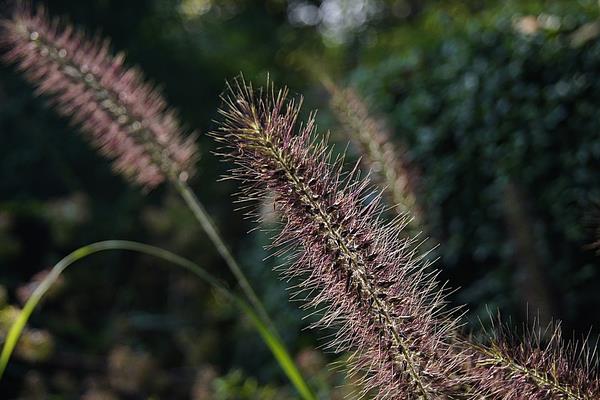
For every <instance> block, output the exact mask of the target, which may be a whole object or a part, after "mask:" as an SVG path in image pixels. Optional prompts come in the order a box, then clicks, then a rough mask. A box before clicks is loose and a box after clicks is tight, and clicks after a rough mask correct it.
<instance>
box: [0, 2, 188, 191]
mask: <svg viewBox="0 0 600 400" xmlns="http://www.w3.org/2000/svg"><path fill="white" fill-rule="evenodd" d="M0 24H1V29H2V32H1V35H2V36H1V44H2V47H3V48H4V50H5V52H4V54H3V59H4V60H5V61H6V62H9V63H14V64H16V65H17V67H18V69H19V70H21V71H22V72H23V73H24V75H25V77H26V78H27V80H29V81H30V82H31V83H32V84H34V85H35V86H36V87H37V89H38V93H41V94H45V95H47V96H48V97H49V99H50V101H51V103H52V104H53V105H54V106H55V107H56V109H57V110H58V112H59V113H60V114H62V115H64V116H66V117H69V118H70V119H71V121H72V122H73V123H74V124H76V125H78V126H79V127H80V128H81V129H82V130H83V131H84V132H85V133H86V134H87V135H88V136H89V138H90V140H91V142H92V143H93V144H94V145H95V146H96V147H97V148H98V149H99V150H100V151H101V152H102V153H103V154H104V155H106V156H107V157H109V158H111V159H113V160H114V168H115V169H116V170H117V171H119V172H120V173H122V174H123V175H124V176H125V177H127V178H129V179H131V180H133V181H135V182H137V183H139V184H140V185H142V186H144V187H147V188H152V187H155V186H156V185H158V184H159V183H161V182H162V181H164V180H165V179H181V180H187V179H188V178H189V177H190V176H191V174H192V173H193V170H194V162H195V160H196V154H197V152H196V147H195V145H194V137H193V135H191V136H189V137H188V138H187V139H184V138H183V136H182V132H181V127H180V124H179V121H178V119H177V116H176V115H175V113H174V111H172V110H170V109H169V108H168V107H167V104H166V102H165V100H164V98H163V97H162V95H161V93H160V92H159V91H158V90H157V89H156V88H154V87H153V86H152V85H151V84H149V83H147V82H145V81H144V78H143V76H142V74H141V73H140V71H139V70H137V69H134V68H127V67H126V66H125V65H124V56H123V54H117V55H112V54H111V51H110V46H109V42H108V40H102V39H100V38H94V39H89V38H87V37H86V36H85V34H84V33H83V32H81V31H79V30H77V29H75V28H73V27H72V26H71V25H68V24H63V23H62V22H61V21H60V20H58V19H50V18H49V17H48V15H47V13H46V11H45V10H44V9H43V8H38V9H37V10H36V11H34V10H32V9H31V8H29V7H27V6H22V5H21V6H17V7H16V8H15V11H14V12H13V15H12V17H11V18H10V19H4V20H2V21H0Z"/></svg>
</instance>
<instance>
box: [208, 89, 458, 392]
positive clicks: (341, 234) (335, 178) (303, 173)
mask: <svg viewBox="0 0 600 400" xmlns="http://www.w3.org/2000/svg"><path fill="white" fill-rule="evenodd" d="M269 89H270V92H269V90H267V91H268V92H269V93H267V94H264V93H262V92H261V93H256V92H254V91H253V89H252V87H250V86H247V85H246V84H245V83H244V82H243V81H237V82H236V83H235V84H234V85H233V88H230V91H229V93H228V94H227V95H226V96H225V97H224V102H225V105H224V109H223V110H222V111H221V112H222V114H223V116H224V118H225V121H224V122H223V123H222V126H221V128H220V131H219V132H217V133H214V134H213V135H214V136H215V137H216V139H217V140H218V141H219V142H221V143H223V144H224V145H225V147H226V149H227V150H226V153H225V154H226V155H227V156H228V157H230V158H231V159H233V161H234V162H235V163H236V164H237V168H236V169H235V170H234V171H233V172H232V177H233V178H236V179H239V180H241V181H242V182H243V185H244V188H245V190H244V199H247V200H255V199H261V198H263V197H264V196H265V195H267V194H271V193H273V194H274V195H275V206H276V209H277V210H278V212H279V213H280V214H281V216H282V219H283V222H284V227H283V229H282V231H281V233H280V234H279V236H278V237H277V238H276V239H275V245H276V246H278V247H280V250H283V249H288V250H291V251H292V253H293V254H295V262H294V263H293V264H292V265H290V266H288V267H287V268H286V270H285V271H286V272H285V275H286V277H288V278H292V279H294V280H295V279H300V280H301V283H300V284H299V288H300V292H299V294H303V295H305V297H306V300H307V303H306V304H307V307H310V308H315V309H323V311H324V314H323V317H322V318H321V320H320V323H319V325H320V326H321V327H330V326H331V327H335V329H336V330H337V333H336V334H335V335H334V338H333V340H332V341H331V342H330V348H331V349H333V350H334V351H347V350H350V351H354V352H355V353H354V355H353V357H351V365H352V370H351V372H354V373H359V374H361V375H362V376H363V377H364V380H363V383H364V385H363V387H364V388H365V392H364V393H363V395H364V394H366V393H369V394H373V395H374V396H375V397H374V398H376V399H449V398H463V397H461V396H462V395H463V393H464V391H465V384H467V383H468V382H467V377H465V376H464V375H463V373H464V372H463V365H465V364H467V363H468V361H467V357H466V354H464V353H462V352H456V351H455V350H454V349H452V348H451V346H452V342H453V337H454V333H453V332H455V331H456V330H457V329H456V325H457V319H456V318H454V317H453V316H452V314H451V313H449V312H448V311H447V310H445V308H444V303H445V301H444V296H443V294H442V291H441V289H440V287H439V286H438V284H437V282H436V280H435V273H433V272H431V271H430V270H429V269H428V268H427V266H426V265H422V264H421V263H420V262H419V261H418V260H415V259H414V251H412V250H410V248H411V246H410V243H409V240H407V239H402V238H401V235H400V229H401V228H400V227H399V224H398V223H397V222H396V221H392V222H391V223H389V224H383V223H382V222H381V221H380V220H379V218H378V217H379V214H380V213H381V206H380V204H379V196H377V195H374V194H373V193H372V192H371V190H370V189H369V187H370V184H369V183H368V181H366V180H364V179H363V180H361V179H359V178H358V176H357V173H356V172H354V173H351V174H349V175H347V176H343V174H342V171H341V166H342V163H343V161H342V160H340V159H337V160H332V157H331V155H330V152H329V151H328V150H327V146H326V144H325V143H324V142H321V141H316V140H315V139H313V138H312V136H313V133H314V119H313V118H312V117H311V118H309V120H308V122H306V123H305V124H303V125H299V126H298V124H297V118H298V114H299V111H300V105H299V104H297V103H294V102H293V101H287V100H286V95H287V92H286V91H285V90H283V91H280V92H279V93H277V94H275V93H273V92H272V88H269ZM356 170H357V168H355V170H354V171H356Z"/></svg>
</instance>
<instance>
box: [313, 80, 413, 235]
mask: <svg viewBox="0 0 600 400" xmlns="http://www.w3.org/2000/svg"><path fill="white" fill-rule="evenodd" d="M319 75H320V76H321V81H322V82H323V85H324V86H325V88H326V89H327V91H328V92H329V94H330V96H331V99H330V105H331V109H332V111H333V113H334V114H335V115H336V117H337V119H338V121H339V122H340V124H341V125H342V128H343V129H344V131H345V133H346V134H347V135H348V137H349V138H350V140H351V142H352V143H353V144H354V145H355V147H357V149H358V150H359V151H360V153H361V155H363V156H364V158H363V163H364V164H365V166H366V167H367V168H369V169H370V170H371V171H373V172H374V173H375V176H376V178H377V180H378V181H379V183H380V184H381V185H383V186H385V187H386V191H385V193H386V194H387V195H388V196H387V197H388V198H389V201H390V203H391V204H392V205H393V206H394V209H395V210H396V211H397V212H398V214H400V215H409V216H410V217H411V221H410V222H409V227H410V228H413V229H412V231H416V232H419V231H421V230H422V229H423V227H422V226H421V224H422V218H423V212H422V210H421V208H420V207H419V204H418V202H417V196H416V184H415V182H416V175H415V171H414V167H413V166H411V165H410V164H409V163H408V162H407V160H406V150H405V149H404V148H403V146H400V145H398V144H396V145H394V144H393V143H392V140H391V137H390V133H389V130H388V129H387V127H386V126H385V123H384V122H383V121H381V120H378V119H376V118H373V117H372V116H371V115H370V113H369V109H368V106H367V104H366V103H365V101H364V100H363V99H361V98H360V96H359V95H358V94H357V93H356V91H355V90H354V89H352V88H340V87H339V86H337V85H336V84H334V83H333V82H332V81H331V80H330V79H329V78H328V77H326V76H324V75H323V74H319Z"/></svg>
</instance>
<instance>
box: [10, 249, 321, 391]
mask: <svg viewBox="0 0 600 400" xmlns="http://www.w3.org/2000/svg"><path fill="white" fill-rule="evenodd" d="M106 250H129V251H135V252H139V253H144V254H148V255H151V256H154V257H158V258H161V259H163V260H165V261H168V262H170V263H172V264H175V265H177V266H179V267H182V268H184V269H186V270H188V271H189V272H191V273H192V274H194V275H196V276H197V277H199V278H200V279H202V280H203V281H205V282H207V283H209V284H210V285H211V286H213V287H214V288H215V289H217V290H218V291H219V292H220V293H221V294H223V295H224V296H225V297H226V298H228V299H229V300H231V301H232V302H234V303H235V304H236V305H237V306H238V307H239V308H240V310H241V311H242V312H244V313H245V314H246V316H247V317H248V318H250V320H251V321H252V323H253V324H254V327H255V328H256V330H257V331H258V333H259V334H260V336H261V338H262V339H263V341H264V342H265V344H266V345H267V346H268V347H269V349H270V350H271V353H272V354H273V356H274V357H275V359H276V360H277V362H278V363H279V365H280V367H281V369H282V370H283V371H284V373H285V374H286V375H287V377H288V378H289V380H290V381H291V382H292V384H293V385H294V387H295V388H296V390H297V391H298V393H299V394H300V396H301V397H302V398H303V399H304V400H316V397H315V395H314V394H313V393H312V391H311V390H310V388H309V387H308V385H307V384H306V382H305V380H304V378H303V377H302V374H301V373H300V371H298V369H297V367H296V365H295V363H294V361H293V359H292V357H291V356H290V355H289V353H288V352H287V350H286V348H285V346H284V345H283V342H282V341H281V338H280V337H279V335H277V334H276V333H274V332H273V331H272V330H271V329H270V328H269V327H268V326H267V325H266V324H265V323H264V322H263V321H262V320H261V319H260V318H259V316H258V315H257V314H256V312H255V311H254V310H253V309H252V307H251V306H250V305H249V304H248V303H246V302H245V301H244V300H242V299H241V298H240V297H238V296H236V295H235V294H233V293H232V292H231V291H230V290H229V289H227V288H226V287H225V286H223V285H222V284H221V283H220V282H219V281H218V280H217V279H216V278H215V277H214V276H212V275H211V274H210V273H208V272H206V270H204V269H203V268H202V267H200V266H199V265H197V264H196V263H194V262H193V261H190V260H188V259H186V258H183V257H181V256H178V255H177V254H174V253H171V252H170V251H167V250H164V249H161V248H159V247H155V246H150V245H147V244H143V243H138V242H131V241H125V240H107V241H103V242H96V243H92V244H90V245H87V246H83V247H80V248H79V249H77V250H75V251H73V252H72V253H71V254H69V255H67V256H66V257H64V258H63V259H62V260H60V261H59V262H58V263H57V264H56V265H55V266H54V267H53V268H52V270H51V271H50V273H49V274H48V275H46V277H44V279H43V280H42V282H41V283H40V284H39V285H38V286H37V287H36V289H35V291H34V292H33V293H32V295H31V296H30V297H29V299H28V300H27V302H26V303H25V306H24V307H23V309H22V310H21V312H20V313H19V316H18V317H17V319H16V320H15V322H14V323H13V325H12V326H11V328H10V330H9V331H8V335H7V336H6V340H5V341H4V345H3V347H2V353H1V354H0V379H2V376H3V374H4V371H5V369H6V366H7V364H8V361H9V360H10V357H11V355H12V353H13V350H14V349H15V346H16V345H17V342H18V341H19V338H20V337H21V333H22V332H23V329H24V328H25V325H26V324H27V321H28V320H29V317H30V316H31V314H32V313H33V311H34V310H35V308H36V306H37V305H38V304H39V302H40V300H41V299H42V297H43V296H44V295H45V294H46V292H47V291H48V289H49V288H50V287H51V286H52V285H53V284H54V283H55V282H56V280H57V279H58V277H59V276H60V274H61V273H62V272H63V271H64V270H65V269H66V268H67V267H69V266H70V265H71V264H73V263H75V262H76V261H79V260H81V259H83V258H85V257H87V256H89V255H92V254H94V253H98V252H101V251H106Z"/></svg>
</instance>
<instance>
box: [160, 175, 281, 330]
mask: <svg viewBox="0 0 600 400" xmlns="http://www.w3.org/2000/svg"><path fill="white" fill-rule="evenodd" d="M172 181H173V182H174V184H175V188H176V189H177V191H178V192H179V194H180V195H181V197H183V199H184V200H185V202H186V204H187V205H188V207H189V208H190V210H191V211H192V213H193V214H194V216H195V217H196V219H197V220H198V222H199V223H200V225H201V226H202V228H203V229H204V231H205V232H206V234H207V235H208V237H209V238H210V240H211V241H212V242H213V245H214V246H215V248H216V249H217V251H218V252H219V254H220V255H221V257H223V260H224V261H225V263H226V264H227V266H228V267H229V269H230V270H231V273H233V275H234V276H235V278H236V279H237V282H238V284H239V285H240V288H241V289H242V291H243V292H244V295H245V296H246V297H247V298H248V301H249V302H250V304H252V306H253V307H254V309H255V311H256V312H257V314H258V315H259V316H260V317H261V318H262V319H263V321H264V322H265V323H266V324H267V325H269V326H270V327H271V329H272V330H273V331H276V329H275V324H273V321H272V320H271V318H270V317H269V314H268V313H267V310H266V309H265V307H264V306H263V304H262V302H261V301H260V299H259V298H258V296H257V295H256V292H255V291H254V289H253V288H252V285H250V282H249V281H248V278H246V275H244V272H243V271H242V269H241V268H240V265H239V264H238V262H237V261H236V259H235V258H234V257H233V255H232V254H231V251H230V250H229V248H228V247H227V245H226V244H225V242H224V241H223V239H222V238H221V235H220V233H219V231H218V230H217V227H216V226H215V224H214V223H213V222H212V219H211V218H210V216H209V215H208V213H207V212H206V209H205V208H204V206H203V205H202V203H201V202H200V200H198V197H196V195H195V193H194V192H193V191H192V189H191V188H190V187H189V185H188V184H187V183H185V182H182V181H181V180H179V179H172Z"/></svg>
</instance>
